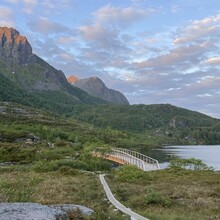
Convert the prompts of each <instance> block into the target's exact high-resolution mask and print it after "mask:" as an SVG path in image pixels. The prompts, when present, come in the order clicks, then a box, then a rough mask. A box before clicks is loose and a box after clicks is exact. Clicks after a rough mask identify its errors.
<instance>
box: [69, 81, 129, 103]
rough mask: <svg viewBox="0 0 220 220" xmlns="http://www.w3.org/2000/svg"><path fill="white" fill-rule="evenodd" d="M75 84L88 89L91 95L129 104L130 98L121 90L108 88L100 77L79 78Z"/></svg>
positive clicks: (85, 89)
mask: <svg viewBox="0 0 220 220" xmlns="http://www.w3.org/2000/svg"><path fill="white" fill-rule="evenodd" d="M73 85H74V86H76V87H78V88H80V89H82V90H84V91H86V92H87V93H88V94H89V95H92V96H95V97H99V98H102V99H104V100H106V101H108V102H112V103H115V104H125V105H129V102H128V100H127V99H126V97H125V96H124V95H123V94H122V93H121V92H118V91H116V90H113V89H108V88H107V87H106V85H105V84H104V83H103V81H102V80H101V79H99V78H98V77H90V78H86V79H79V80H77V81H76V82H75V83H74V84H73Z"/></svg>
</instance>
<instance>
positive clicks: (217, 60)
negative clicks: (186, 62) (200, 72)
mask: <svg viewBox="0 0 220 220" xmlns="http://www.w3.org/2000/svg"><path fill="white" fill-rule="evenodd" d="M205 64H208V65H220V57H211V58H208V59H207V60H205Z"/></svg>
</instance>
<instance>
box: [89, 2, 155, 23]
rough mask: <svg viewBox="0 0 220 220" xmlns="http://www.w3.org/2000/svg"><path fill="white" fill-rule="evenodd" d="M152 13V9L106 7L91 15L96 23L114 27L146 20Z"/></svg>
mask: <svg viewBox="0 0 220 220" xmlns="http://www.w3.org/2000/svg"><path fill="white" fill-rule="evenodd" d="M152 13H153V10H152V9H148V8H138V7H135V6H130V7H113V6H112V5H110V4H109V5H106V6H104V7H103V8H100V9H99V10H97V11H96V12H95V13H94V14H93V15H94V17H95V22H96V23H105V24H106V23H107V24H111V25H115V26H130V25H131V24H132V23H134V22H136V21H138V20H140V19H143V18H146V17H147V16H149V15H151V14H152Z"/></svg>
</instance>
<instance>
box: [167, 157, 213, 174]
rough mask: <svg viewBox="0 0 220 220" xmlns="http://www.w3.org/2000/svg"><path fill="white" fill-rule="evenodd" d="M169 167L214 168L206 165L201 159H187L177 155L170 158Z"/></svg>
mask: <svg viewBox="0 0 220 220" xmlns="http://www.w3.org/2000/svg"><path fill="white" fill-rule="evenodd" d="M169 167H171V168H183V169H191V170H210V171H211V170H214V169H213V168H212V167H209V166H207V165H206V164H205V163H203V162H202V160H199V159H195V158H189V159H181V158H178V157H175V158H172V160H170V165H169Z"/></svg>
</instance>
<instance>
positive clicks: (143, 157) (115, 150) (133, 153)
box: [112, 148, 160, 169]
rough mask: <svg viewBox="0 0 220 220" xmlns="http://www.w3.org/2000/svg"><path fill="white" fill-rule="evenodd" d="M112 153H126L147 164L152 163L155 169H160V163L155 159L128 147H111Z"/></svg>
mask: <svg viewBox="0 0 220 220" xmlns="http://www.w3.org/2000/svg"><path fill="white" fill-rule="evenodd" d="M112 153H113V154H117V153H122V154H127V155H129V156H132V157H134V158H137V159H139V160H141V161H143V162H145V163H147V164H150V165H153V166H154V167H155V169H160V165H159V163H158V161H157V160H156V159H154V158H151V157H148V156H146V155H144V154H141V153H139V152H136V151H132V150H128V149H123V148H112Z"/></svg>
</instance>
